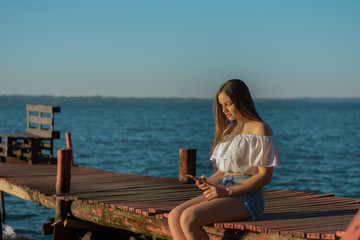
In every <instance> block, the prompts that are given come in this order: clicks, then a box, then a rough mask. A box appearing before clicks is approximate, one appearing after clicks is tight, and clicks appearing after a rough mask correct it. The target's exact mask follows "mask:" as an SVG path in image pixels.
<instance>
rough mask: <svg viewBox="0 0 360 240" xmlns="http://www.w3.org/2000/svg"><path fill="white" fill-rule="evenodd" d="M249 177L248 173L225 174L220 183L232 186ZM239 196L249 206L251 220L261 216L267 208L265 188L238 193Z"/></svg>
mask: <svg viewBox="0 0 360 240" xmlns="http://www.w3.org/2000/svg"><path fill="white" fill-rule="evenodd" d="M249 177H250V176H246V175H239V176H232V175H224V176H222V177H221V179H220V184H222V185H224V186H225V187H230V186H232V185H235V184H237V183H239V182H242V181H244V180H245V179H247V178H249ZM238 197H239V198H240V199H241V200H242V201H243V202H244V204H245V205H246V207H247V208H248V210H249V212H250V215H251V220H257V219H259V218H260V217H261V215H262V214H263V212H264V208H265V200H264V190H263V188H260V189H258V190H256V191H253V192H249V193H246V194H240V195H238Z"/></svg>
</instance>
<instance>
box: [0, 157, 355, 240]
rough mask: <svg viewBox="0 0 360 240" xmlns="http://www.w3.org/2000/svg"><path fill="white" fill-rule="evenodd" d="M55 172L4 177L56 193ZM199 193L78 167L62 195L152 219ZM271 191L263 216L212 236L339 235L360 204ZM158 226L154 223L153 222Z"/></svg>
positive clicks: (45, 169) (10, 168)
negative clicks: (69, 188)
mask: <svg viewBox="0 0 360 240" xmlns="http://www.w3.org/2000/svg"><path fill="white" fill-rule="evenodd" d="M55 174H56V169H55V168H54V166H48V165H44V166H43V165H38V166H36V167H31V166H29V165H24V164H8V163H5V164H1V165H0V176H1V177H0V178H1V179H0V182H2V181H5V182H6V183H8V184H10V182H11V183H13V185H12V187H15V186H17V187H21V188H22V189H23V191H25V190H26V191H38V192H40V193H41V194H42V195H41V198H45V197H49V196H52V195H51V194H52V193H54V183H55V179H56V178H54V175H55ZM89 176H91V177H89ZM0 186H1V183H0ZM24 189H25V190H24ZM199 193H201V191H200V190H198V189H197V187H196V186H195V185H192V184H180V183H178V181H177V180H176V179H171V178H154V177H149V176H142V175H134V174H119V173H112V172H108V171H105V170H98V169H89V168H81V167H74V168H73V169H72V183H71V192H70V193H69V194H68V195H67V194H64V195H62V196H61V197H62V198H63V199H67V200H74V201H75V202H78V203H81V204H84V205H86V206H88V210H89V211H90V209H92V210H91V211H93V210H94V211H96V209H99V208H100V209H106V211H109V214H110V212H114V211H118V210H121V211H124V212H127V214H130V215H128V217H130V216H131V218H133V219H135V220H136V219H137V218H138V217H136V216H135V215H139V216H142V217H146V218H145V219H148V220H144V221H150V220H151V221H152V218H154V219H159V220H162V221H167V216H168V212H169V211H170V210H171V209H172V208H173V207H175V206H176V205H178V204H180V203H181V202H182V201H186V200H187V199H190V198H192V197H194V196H196V195H198V194H199ZM47 194H48V195H47ZM265 197H266V199H267V204H266V210H265V214H264V218H263V219H262V220H259V221H243V222H230V223H216V224H214V226H215V228H219V229H221V231H220V230H211V228H209V231H210V232H211V231H214V232H213V233H211V234H213V235H211V236H212V237H214V238H218V239H221V237H220V238H219V236H221V234H223V233H224V231H230V232H231V234H234V233H233V231H244V232H245V233H246V234H248V233H257V234H258V235H256V236H257V237H259V236H261V237H263V236H266V237H269V238H268V239H271V237H276V239H286V238H288V239H296V238H299V239H301V238H306V237H309V238H310V237H311V238H318V239H334V237H337V234H338V233H341V232H343V231H345V229H346V227H347V225H348V223H350V221H351V219H352V217H353V216H354V215H355V214H356V211H357V209H358V208H359V207H360V203H359V200H357V199H348V198H340V197H336V196H333V195H331V194H320V195H317V194H313V193H304V192H294V191H282V190H276V191H272V190H271V191H268V190H266V191H265ZM77 199H78V200H77ZM110 209H111V210H110ZM151 209H152V210H151ZM101 211H102V210H101ZM104 211H105V210H104ZM84 214H85V213H84ZM89 214H90V213H89ZM149 219H150V220H149ZM118 220H119V219H118ZM92 221H95V220H94V219H93V220H92ZM99 221H100V220H99ZM101 221H102V220H101ZM114 221H115V219H114ZM128 221H130V220H128ZM132 221H133V220H131V223H133V222H132ZM101 224H105V225H106V224H107V223H103V222H101ZM121 224H126V223H121ZM114 227H117V225H114ZM152 227H154V226H152V225H150V226H149V228H152ZM154 234H155V232H154ZM219 234H220V235H219ZM261 234H263V235H261ZM233 236H235V235H233ZM247 238H248V237H247ZM254 239H256V238H254Z"/></svg>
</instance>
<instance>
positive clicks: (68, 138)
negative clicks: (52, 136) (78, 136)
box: [65, 133, 75, 166]
mask: <svg viewBox="0 0 360 240" xmlns="http://www.w3.org/2000/svg"><path fill="white" fill-rule="evenodd" d="M65 137H66V147H67V148H70V149H71V166H75V164H74V152H73V147H72V141H71V133H65Z"/></svg>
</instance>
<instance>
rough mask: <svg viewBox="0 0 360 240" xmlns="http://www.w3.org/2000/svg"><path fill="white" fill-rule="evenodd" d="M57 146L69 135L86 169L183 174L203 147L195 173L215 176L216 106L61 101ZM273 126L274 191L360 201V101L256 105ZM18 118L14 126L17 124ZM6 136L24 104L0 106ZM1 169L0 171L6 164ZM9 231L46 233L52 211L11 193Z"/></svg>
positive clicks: (21, 126) (21, 117)
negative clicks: (182, 157) (185, 157)
mask: <svg viewBox="0 0 360 240" xmlns="http://www.w3.org/2000/svg"><path fill="white" fill-rule="evenodd" d="M59 105H60V106H61V113H59V114H57V115H56V119H55V127H56V129H58V130H60V131H61V134H62V138H61V139H60V140H57V141H56V142H55V143H56V148H61V147H65V146H66V143H65V137H64V133H65V132H71V134H72V141H73V148H74V158H75V162H76V164H78V165H80V166H86V167H92V168H100V169H105V170H110V171H114V172H121V173H136V174H146V175H151V176H167V177H177V176H178V150H179V148H196V149H197V175H203V174H204V175H210V174H212V166H211V164H210V163H209V160H208V159H209V151H210V148H211V144H212V140H213V132H214V122H213V118H212V103H211V102H210V101H209V102H203V103H199V102H198V103H169V102H167V101H164V102H160V103H159V102H157V103H154V102H153V103H150V102H142V103H141V102H137V103H63V104H61V103H59ZM256 105H257V108H258V111H259V113H260V115H261V116H262V118H263V119H264V120H265V121H266V122H267V123H268V124H270V126H271V127H272V129H273V131H274V133H275V136H276V139H277V142H278V145H279V149H280V157H281V162H282V166H281V167H279V168H276V169H275V171H274V177H273V181H272V183H271V184H270V185H268V186H267V187H266V188H268V189H290V190H297V191H307V192H315V193H334V194H335V195H337V196H342V197H351V198H360V188H359V183H360V174H359V172H360V102H355V101H354V102H309V101H288V102H285V101H277V102H257V103H256ZM14 120H16V121H14ZM0 123H1V124H0V132H23V131H24V130H25V105H24V104H0ZM0 167H1V166H0ZM5 202H6V214H7V215H6V216H7V219H6V221H5V223H6V225H7V226H11V228H12V229H13V230H14V232H15V234H16V235H17V236H26V237H28V238H32V239H52V236H42V235H41V224H42V223H45V222H46V218H48V217H53V216H54V214H55V213H54V211H53V210H49V209H45V208H44V207H42V206H40V205H37V204H34V203H31V202H28V201H25V200H22V199H18V198H16V197H12V196H10V195H8V194H6V195H5Z"/></svg>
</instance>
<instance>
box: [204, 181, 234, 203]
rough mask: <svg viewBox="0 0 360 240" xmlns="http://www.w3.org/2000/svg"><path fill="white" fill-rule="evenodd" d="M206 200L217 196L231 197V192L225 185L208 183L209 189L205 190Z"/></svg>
mask: <svg viewBox="0 0 360 240" xmlns="http://www.w3.org/2000/svg"><path fill="white" fill-rule="evenodd" d="M203 195H204V196H205V198H206V200H208V201H210V200H212V199H215V198H222V197H229V196H230V194H229V192H228V191H227V190H226V187H224V186H223V185H212V184H208V189H207V190H206V191H205V192H203Z"/></svg>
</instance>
